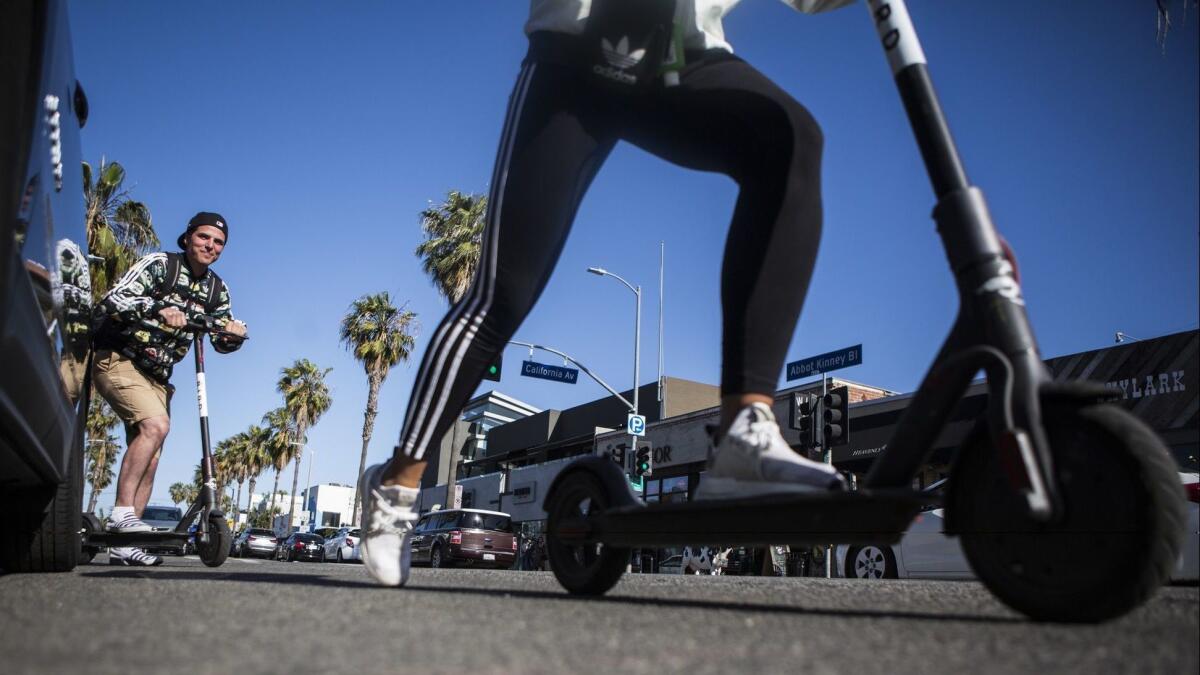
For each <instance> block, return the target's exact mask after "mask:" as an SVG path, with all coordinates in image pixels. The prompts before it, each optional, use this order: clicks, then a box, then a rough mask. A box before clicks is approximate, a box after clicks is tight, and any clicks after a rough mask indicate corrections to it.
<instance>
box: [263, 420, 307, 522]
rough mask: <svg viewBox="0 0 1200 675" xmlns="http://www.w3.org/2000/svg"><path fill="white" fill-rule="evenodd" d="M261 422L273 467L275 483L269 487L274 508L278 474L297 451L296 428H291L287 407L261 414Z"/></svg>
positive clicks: (293, 457) (278, 490)
mask: <svg viewBox="0 0 1200 675" xmlns="http://www.w3.org/2000/svg"><path fill="white" fill-rule="evenodd" d="M262 420H263V424H266V425H267V432H268V434H269V438H268V440H267V452H268V454H269V455H270V458H271V459H270V466H271V468H273V469H275V484H274V486H272V487H271V509H272V510H274V508H275V498H276V496H278V495H279V493H280V489H279V474H280V473H282V472H283V470H284V468H285V467H287V465H288V462H291V461H292V460H293V459H295V457H296V453H297V452H299V450H298V448H299V444H298V443H296V442H295V441H294V440H292V439H294V438H296V433H295V432H296V430H295V429H294V428H293V424H292V418H291V416H290V415H288V411H287V408H276V409H274V410H272V411H271V412H269V413H267V414H266V415H263V418H262Z"/></svg>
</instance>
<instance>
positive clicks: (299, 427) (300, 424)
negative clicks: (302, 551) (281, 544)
mask: <svg viewBox="0 0 1200 675" xmlns="http://www.w3.org/2000/svg"><path fill="white" fill-rule="evenodd" d="M307 426H308V425H307V424H305V423H304V420H297V424H296V438H301V439H304V440H303V441H301V443H300V452H299V453H297V454H296V470H295V471H293V472H292V504H291V507H289V508H288V524H287V531H288V532H289V533H290V532H291V531H292V523H293V522H294V521H295V519H296V489H297V488H298V487H299V486H300V465H301V464H303V463H304V443H305V442H307V441H308V438H307V437H306V436H305V433H307V432H308V429H306V428H305V427H307Z"/></svg>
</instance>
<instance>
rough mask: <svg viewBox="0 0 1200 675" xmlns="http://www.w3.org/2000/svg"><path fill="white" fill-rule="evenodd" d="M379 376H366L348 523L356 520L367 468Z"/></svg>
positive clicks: (376, 404) (377, 406)
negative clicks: (352, 498) (360, 435)
mask: <svg viewBox="0 0 1200 675" xmlns="http://www.w3.org/2000/svg"><path fill="white" fill-rule="evenodd" d="M380 383H381V378H380V377H379V376H378V375H374V374H371V375H368V376H367V386H368V388H367V411H366V412H365V413H363V432H362V439H363V444H362V455H361V456H360V457H359V458H358V482H357V483H356V484H355V485H356V489H355V490H354V509H353V510H352V513H353V516H352V517H351V519H350V523H351V524H352V525H353V524H355V523H357V522H358V506H359V504H358V497H359V495H360V494H362V493H361V489H362V478H363V472H364V471H366V469H367V446H368V445H370V443H371V435H372V434H373V433H374V432H375V413H376V411H377V410H378V409H379V385H380Z"/></svg>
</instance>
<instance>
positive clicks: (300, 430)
mask: <svg viewBox="0 0 1200 675" xmlns="http://www.w3.org/2000/svg"><path fill="white" fill-rule="evenodd" d="M331 370H333V369H332V368H326V369H325V370H321V369H320V368H318V367H317V366H316V364H314V363H313V362H312V361H309V360H308V359H297V360H296V362H295V363H293V364H292V365H291V366H289V367H287V368H282V369H281V370H280V377H279V382H278V384H276V385H275V389H276V391H278V392H279V393H280V394H283V402H284V407H286V408H287V411H288V415H289V416H290V417H291V418H292V421H293V423H294V425H295V429H296V438H297V439H298V440H299V441H300V452H299V453H297V455H296V469H295V471H294V472H293V473H292V494H296V490H297V488H298V487H299V484H300V465H301V464H303V463H304V443H306V442H307V441H308V430H309V428H310V427H312V426H313V425H315V424H316V423H317V420H319V419H321V415H324V414H325V411H327V410H329V406H331V405H333V398H331V397H330V395H329V387H328V386H326V384H325V376H326V375H328V374H329V372H330V371H331ZM295 516H296V500H294V499H293V500H292V504H291V507H290V508H289V509H288V524H287V529H288V532H291V531H292V522H293V521H294V520H295Z"/></svg>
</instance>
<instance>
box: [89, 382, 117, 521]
mask: <svg viewBox="0 0 1200 675" xmlns="http://www.w3.org/2000/svg"><path fill="white" fill-rule="evenodd" d="M120 421H121V420H120V419H119V418H118V417H117V414H116V413H114V412H113V410H112V408H111V407H109V405H108V401H105V400H104V397H102V396H92V398H91V401H90V403H88V416H87V422H86V423H85V425H84V433H85V434H86V435H87V437H86V442H87V459H88V470H87V481H88V484H90V485H91V486H92V494H91V496H90V497H88V508H87V510H88V512H89V513H95V511H96V500H97V499H99V498H100V492H101V491H103V490H104V488H106V487H108V486H109V485H110V484H112V479H113V465H114V464H115V463H116V461H117V453H118V452H120V450H121V446H119V445H118V444H117V437H116V436H113V435H111V434H110V433H109V431H110V430H111V429H112V428H113V427H115V426H117V424H119V423H120Z"/></svg>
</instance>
